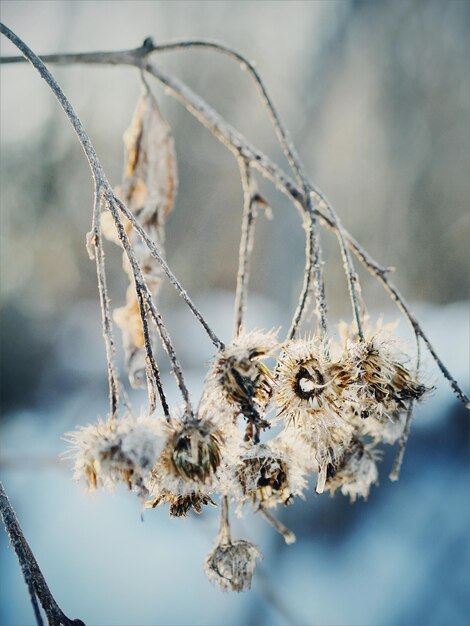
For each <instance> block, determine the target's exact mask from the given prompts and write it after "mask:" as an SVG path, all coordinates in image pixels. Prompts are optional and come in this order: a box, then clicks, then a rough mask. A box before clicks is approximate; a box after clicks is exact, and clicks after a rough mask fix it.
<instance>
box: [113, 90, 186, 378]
mask: <svg viewBox="0 0 470 626" xmlns="http://www.w3.org/2000/svg"><path fill="white" fill-rule="evenodd" d="M124 152H125V155H124V158H125V166H124V174H123V180H122V183H121V184H120V185H119V187H117V188H116V189H115V193H116V195H117V196H118V197H119V199H120V200H121V201H122V202H123V203H124V204H126V205H127V206H128V208H129V209H130V210H131V211H132V213H134V215H135V217H136V218H137V219H138V220H139V222H140V224H141V225H142V227H143V228H144V229H145V230H146V232H147V234H148V235H149V237H150V238H151V239H153V240H154V241H155V242H156V243H157V245H158V246H159V248H160V250H161V251H163V246H164V240H165V232H164V225H165V222H166V220H167V218H168V216H169V215H170V213H171V211H172V210H173V206H174V202H175V197H176V190H177V186H178V178H177V170H176V156H175V149H174V142H173V137H172V135H171V130H170V127H169V125H168V123H167V122H166V120H165V119H164V118H163V117H162V114H161V112H160V110H159V108H158V105H157V102H156V100H155V98H154V96H153V95H152V93H151V92H150V91H149V90H147V91H146V92H145V93H143V94H142V95H141V96H140V98H139V101H138V103H137V106H136V108H135V111H134V115H133V117H132V121H131V125H130V126H129V128H128V129H127V130H126V132H125V133H124ZM101 228H102V232H103V235H104V236H105V237H106V238H107V239H109V240H111V241H114V242H115V243H117V244H120V241H119V238H118V235H117V231H116V227H115V225H114V220H113V219H112V215H111V214H110V213H109V212H108V211H106V212H104V213H103V215H102V221H101ZM124 228H125V231H126V233H127V234H128V236H129V238H130V241H131V244H132V246H133V248H134V252H135V255H136V258H137V260H138V262H139V265H140V268H141V270H142V274H143V276H144V278H145V281H146V283H147V286H148V287H149V289H150V291H151V293H152V297H153V298H156V297H157V295H158V291H159V287H160V284H161V278H162V269H161V267H160V265H159V264H158V262H157V261H156V259H155V258H154V257H153V256H152V255H151V253H150V252H149V250H148V249H147V247H146V246H145V244H143V243H142V241H141V240H140V236H139V235H138V234H137V233H136V232H135V231H133V230H132V227H131V225H130V223H129V222H128V221H127V220H125V219H124ZM123 266H124V269H125V271H126V272H127V274H128V276H129V279H130V281H131V286H130V287H129V289H128V291H127V299H126V305H125V306H124V307H121V308H120V309H117V310H116V311H115V313H114V317H115V320H116V323H117V324H118V326H119V327H120V328H121V330H122V333H123V344H124V351H125V356H126V362H127V366H128V370H129V378H130V380H131V383H132V384H133V386H138V385H139V384H141V383H144V382H145V376H142V367H145V366H144V364H145V349H144V337H143V330H142V320H141V318H140V310H139V306H138V302H137V296H136V293H135V289H134V278H133V272H132V269H131V267H130V264H129V263H128V261H127V259H126V258H125V257H124V260H123Z"/></svg>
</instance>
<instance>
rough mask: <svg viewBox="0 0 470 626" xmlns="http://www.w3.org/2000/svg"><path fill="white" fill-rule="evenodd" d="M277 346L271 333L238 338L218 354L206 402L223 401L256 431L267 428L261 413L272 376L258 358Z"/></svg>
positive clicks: (256, 333)
mask: <svg viewBox="0 0 470 626" xmlns="http://www.w3.org/2000/svg"><path fill="white" fill-rule="evenodd" d="M277 347H278V343H277V340H276V335H275V333H274V332H262V331H259V330H255V331H251V332H249V333H241V334H240V335H238V336H237V337H236V338H235V339H234V340H233V341H232V343H231V344H230V345H228V346H226V347H225V348H224V349H223V350H221V351H220V352H219V353H218V354H217V357H216V360H215V363H214V365H213V367H212V370H211V372H210V374H209V377H208V384H207V387H206V396H207V398H208V402H209V403H212V404H213V405H215V406H217V405H218V403H219V402H220V399H222V400H223V401H225V402H226V403H228V405H230V406H231V407H234V408H235V409H236V410H237V412H240V413H242V414H243V415H244V416H245V418H246V419H247V420H248V421H249V422H251V423H253V424H254V425H255V426H256V427H257V428H266V427H267V426H268V425H269V424H268V422H266V421H265V420H264V419H263V418H262V414H263V413H264V410H265V407H266V405H267V404H268V402H269V400H270V397H271V390H272V376H271V373H270V371H269V369H268V368H267V367H266V366H265V365H264V363H262V362H261V359H262V358H265V357H269V356H271V355H273V354H274V352H275V351H276V349H277Z"/></svg>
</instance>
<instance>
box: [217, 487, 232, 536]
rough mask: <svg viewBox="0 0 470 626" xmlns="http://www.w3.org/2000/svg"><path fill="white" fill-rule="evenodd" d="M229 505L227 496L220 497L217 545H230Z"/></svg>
mask: <svg viewBox="0 0 470 626" xmlns="http://www.w3.org/2000/svg"><path fill="white" fill-rule="evenodd" d="M229 511H230V504H229V501H228V496H222V498H221V500H220V531H219V538H218V541H219V544H220V545H223V544H225V543H231V541H232V536H231V533H230V519H229Z"/></svg>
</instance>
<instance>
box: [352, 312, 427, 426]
mask: <svg viewBox="0 0 470 626" xmlns="http://www.w3.org/2000/svg"><path fill="white" fill-rule="evenodd" d="M365 330H366V340H365V341H364V342H356V341H354V340H352V339H351V338H350V337H351V335H352V331H351V329H349V328H348V327H347V326H346V325H341V326H340V332H341V334H342V335H343V340H344V356H343V360H344V361H345V362H346V363H348V364H349V366H350V368H351V369H352V370H353V371H354V372H355V375H354V379H353V381H352V382H351V384H350V386H349V387H348V391H347V394H346V395H347V396H348V401H349V403H350V406H351V409H352V410H353V411H354V412H355V413H356V414H357V416H358V417H360V418H362V419H364V420H367V419H368V418H369V417H371V418H372V419H378V420H379V421H381V422H383V423H385V422H386V420H391V421H392V422H397V420H398V417H399V414H400V413H402V412H403V411H405V410H406V409H407V408H408V403H409V401H410V400H415V401H418V400H421V399H422V397H423V396H424V394H425V393H426V392H428V391H430V389H429V388H428V387H426V386H425V385H424V384H422V383H421V382H420V381H418V380H417V379H416V377H415V376H414V375H413V374H412V373H411V371H410V370H409V368H407V367H406V365H405V362H406V361H407V357H406V356H405V355H404V354H403V353H402V351H401V350H400V349H399V348H398V342H397V340H396V338H395V337H394V336H393V333H392V325H388V326H383V325H382V324H381V323H380V322H378V323H377V324H376V325H375V327H371V328H366V329H365Z"/></svg>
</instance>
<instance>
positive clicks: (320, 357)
mask: <svg viewBox="0 0 470 626" xmlns="http://www.w3.org/2000/svg"><path fill="white" fill-rule="evenodd" d="M277 373H278V378H277V381H276V389H275V399H276V403H277V405H278V408H279V415H280V416H282V417H284V419H285V420H287V421H293V422H296V420H298V419H299V418H301V417H302V414H312V413H313V412H316V411H321V410H322V411H324V412H328V413H335V414H337V415H339V414H340V413H341V410H342V406H343V401H342V393H343V390H344V389H345V388H346V387H347V385H348V384H349V382H350V380H351V378H352V372H351V371H349V370H348V368H347V365H346V364H342V363H333V362H332V361H331V360H330V359H329V357H328V356H326V353H325V347H324V344H322V342H320V341H319V340H318V339H315V338H312V339H306V340H305V339H300V340H293V341H291V342H289V343H288V344H286V345H285V346H284V352H283V354H282V355H281V358H280V359H279V362H278V366H277Z"/></svg>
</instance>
